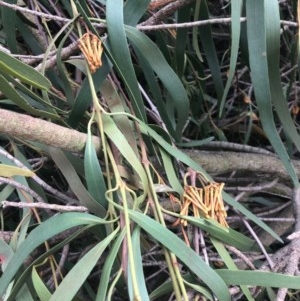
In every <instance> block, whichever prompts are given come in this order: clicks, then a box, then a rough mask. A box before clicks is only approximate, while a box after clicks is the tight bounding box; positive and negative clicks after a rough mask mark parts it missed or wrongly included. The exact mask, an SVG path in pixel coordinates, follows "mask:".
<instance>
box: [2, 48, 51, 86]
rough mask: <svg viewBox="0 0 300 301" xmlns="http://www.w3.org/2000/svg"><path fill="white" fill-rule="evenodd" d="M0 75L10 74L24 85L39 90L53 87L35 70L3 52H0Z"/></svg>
mask: <svg viewBox="0 0 300 301" xmlns="http://www.w3.org/2000/svg"><path fill="white" fill-rule="evenodd" d="M0 73H5V74H9V75H11V76H13V77H16V78H18V79H19V80H20V81H22V82H23V83H26V84H28V85H31V86H33V87H36V88H39V89H43V90H49V89H50V88H51V86H52V85H51V83H50V81H49V80H48V79H47V78H46V77H44V76H43V75H42V74H40V73H39V72H38V71H36V70H35V69H34V68H32V67H31V66H28V65H26V64H24V63H23V62H21V61H19V60H17V59H15V58H13V57H12V56H10V55H9V54H6V53H5V52H3V51H0Z"/></svg>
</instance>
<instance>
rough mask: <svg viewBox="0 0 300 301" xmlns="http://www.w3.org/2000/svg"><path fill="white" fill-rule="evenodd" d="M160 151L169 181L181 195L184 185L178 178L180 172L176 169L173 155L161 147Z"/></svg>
mask: <svg viewBox="0 0 300 301" xmlns="http://www.w3.org/2000/svg"><path fill="white" fill-rule="evenodd" d="M159 151H160V154H161V158H162V161H163V165H164V169H165V171H166V174H167V177H168V182H169V183H170V185H171V187H172V188H173V189H174V190H175V191H176V192H177V193H179V194H180V195H181V194H182V193H183V187H182V185H181V183H180V181H179V179H178V174H177V173H176V171H175V168H174V165H173V163H174V162H172V160H171V157H170V156H169V155H168V154H167V152H166V151H165V150H164V149H162V148H160V149H159Z"/></svg>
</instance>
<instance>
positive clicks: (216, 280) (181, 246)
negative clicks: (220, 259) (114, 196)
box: [129, 210, 231, 301]
mask: <svg viewBox="0 0 300 301" xmlns="http://www.w3.org/2000/svg"><path fill="white" fill-rule="evenodd" d="M129 215H130V218H131V219H132V220H133V221H135V222H136V223H137V224H138V225H139V226H140V227H141V228H143V229H144V230H145V231H146V232H147V233H149V234H150V235H151V236H152V237H153V238H154V239H156V240H157V241H158V242H160V243H161V244H162V245H163V246H165V247H166V248H168V249H169V250H171V251H172V253H174V254H175V255H176V256H177V257H178V258H179V259H180V260H181V261H182V262H183V263H184V264H185V265H186V266H187V267H188V268H189V269H190V270H191V271H192V272H193V273H195V275H197V277H199V278H200V279H201V280H202V281H203V282H204V283H205V284H206V285H207V286H208V287H209V288H210V289H211V290H212V291H213V292H214V294H215V295H216V297H217V298H218V299H219V300H220V301H227V300H228V301H230V300H231V297H230V294H229V292H228V288H227V286H226V285H225V283H224V280H223V279H222V278H220V277H219V276H217V274H216V272H215V271H214V270H213V269H212V268H211V267H210V266H208V265H207V264H206V263H205V262H204V261H203V260H202V258H201V257H200V256H199V255H197V253H196V252H195V251H194V250H192V249H191V248H190V247H188V246H187V245H186V244H185V243H184V242H183V241H182V240H181V239H180V238H179V237H178V236H177V235H175V234H174V233H173V232H171V231H169V230H168V229H167V228H165V227H163V226H162V225H161V224H159V223H158V222H156V221H155V220H153V219H151V218H150V217H148V216H146V215H144V214H141V213H139V212H136V211H132V210H129Z"/></svg>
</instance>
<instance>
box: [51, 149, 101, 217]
mask: <svg viewBox="0 0 300 301" xmlns="http://www.w3.org/2000/svg"><path fill="white" fill-rule="evenodd" d="M48 150H49V153H50V155H51V157H52V159H53V160H54V162H55V164H56V165H57V167H58V168H59V169H60V171H61V172H62V174H63V175H64V177H65V178H66V180H67V181H68V183H69V185H70V188H71V189H72V191H73V192H74V194H75V195H76V196H77V197H78V199H79V201H80V203H81V204H82V205H83V206H86V207H87V208H88V209H89V210H90V211H91V212H93V213H95V214H97V215H98V216H101V217H104V216H105V215H106V210H105V208H104V207H103V206H102V205H101V204H100V200H98V201H97V200H95V199H94V198H93V197H92V196H91V195H90V194H89V192H88V191H87V190H86V188H85V187H84V185H83V184H82V182H81V180H80V178H79V176H78V175H77V173H76V171H75V169H74V167H73V166H72V164H71V163H70V161H69V160H68V159H67V157H66V156H65V155H64V153H63V151H62V150H60V149H58V148H54V147H48ZM101 201H103V200H101Z"/></svg>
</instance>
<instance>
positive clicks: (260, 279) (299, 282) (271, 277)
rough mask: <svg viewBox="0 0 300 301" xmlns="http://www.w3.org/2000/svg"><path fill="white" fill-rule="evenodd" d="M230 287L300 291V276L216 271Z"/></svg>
mask: <svg viewBox="0 0 300 301" xmlns="http://www.w3.org/2000/svg"><path fill="white" fill-rule="evenodd" d="M216 272H217V273H218V274H219V275H220V276H221V277H222V278H223V279H224V281H225V282H226V284H228V285H250V286H269V287H285V288H291V289H300V276H290V275H283V274H279V273H272V272H263V271H230V270H223V269H220V270H216Z"/></svg>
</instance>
